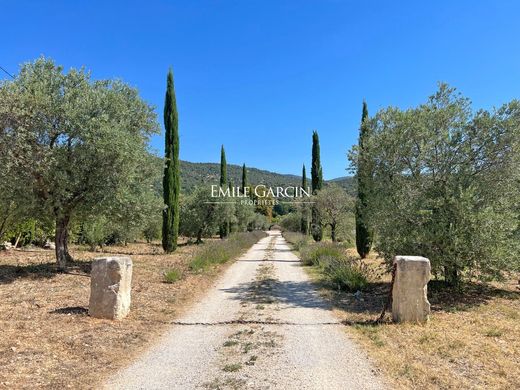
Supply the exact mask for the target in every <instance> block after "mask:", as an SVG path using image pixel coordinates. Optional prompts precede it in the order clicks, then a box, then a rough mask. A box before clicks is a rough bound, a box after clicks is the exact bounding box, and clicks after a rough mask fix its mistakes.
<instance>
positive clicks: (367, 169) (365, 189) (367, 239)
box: [356, 101, 373, 259]
mask: <svg viewBox="0 0 520 390" xmlns="http://www.w3.org/2000/svg"><path fill="white" fill-rule="evenodd" d="M367 120H368V108H367V103H366V102H365V101H363V111H362V114H361V126H360V128H359V143H358V151H359V152H358V153H359V154H358V171H357V185H358V192H357V200H356V248H357V252H358V254H359V256H361V258H362V259H364V258H365V257H366V256H367V255H368V253H369V252H370V248H371V246H372V240H373V232H372V229H371V228H370V226H369V224H368V220H367V207H368V199H367V198H368V193H369V190H370V186H371V182H372V169H371V166H370V161H369V156H368V152H367V149H366V148H367V146H366V141H367V138H368V137H369V131H370V129H369V126H368V123H367Z"/></svg>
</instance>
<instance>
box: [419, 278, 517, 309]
mask: <svg viewBox="0 0 520 390" xmlns="http://www.w3.org/2000/svg"><path fill="white" fill-rule="evenodd" d="M494 298H504V299H508V300H516V299H520V291H512V290H506V289H503V288H498V287H495V286H492V285H489V284H485V283H477V282H467V283H464V284H462V285H461V286H459V287H453V286H450V285H448V284H447V283H446V282H444V281H439V280H432V281H430V282H429V283H428V300H429V301H430V304H431V309H432V311H465V310H469V309H471V308H473V307H476V306H480V305H482V304H485V303H486V302H488V301H490V300H491V299H494Z"/></svg>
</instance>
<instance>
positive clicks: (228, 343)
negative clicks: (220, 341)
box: [224, 340, 238, 347]
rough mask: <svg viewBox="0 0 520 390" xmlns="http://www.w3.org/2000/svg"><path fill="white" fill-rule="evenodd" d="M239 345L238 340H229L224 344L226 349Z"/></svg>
mask: <svg viewBox="0 0 520 390" xmlns="http://www.w3.org/2000/svg"><path fill="white" fill-rule="evenodd" d="M237 344H238V341H236V340H228V341H226V342H225V343H224V347H232V346H234V345H237Z"/></svg>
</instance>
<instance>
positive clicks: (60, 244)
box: [54, 216, 72, 271]
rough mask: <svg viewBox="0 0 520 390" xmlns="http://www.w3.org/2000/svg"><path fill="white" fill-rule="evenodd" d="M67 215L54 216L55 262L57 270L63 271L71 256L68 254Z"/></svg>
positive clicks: (68, 218)
mask: <svg viewBox="0 0 520 390" xmlns="http://www.w3.org/2000/svg"><path fill="white" fill-rule="evenodd" d="M69 222H70V217H69V216H61V217H57V218H56V237H55V239H54V243H55V245H56V262H57V265H58V270H60V271H64V270H65V269H66V268H67V263H69V262H71V261H72V256H71V255H70V254H69V246H68V240H69Z"/></svg>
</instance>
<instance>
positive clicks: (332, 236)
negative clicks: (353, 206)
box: [330, 223, 336, 242]
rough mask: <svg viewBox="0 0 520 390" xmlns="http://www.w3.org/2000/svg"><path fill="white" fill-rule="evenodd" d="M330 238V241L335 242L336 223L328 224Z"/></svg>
mask: <svg viewBox="0 0 520 390" xmlns="http://www.w3.org/2000/svg"><path fill="white" fill-rule="evenodd" d="M330 238H331V239H332V242H336V224H335V223H331V224H330Z"/></svg>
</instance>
